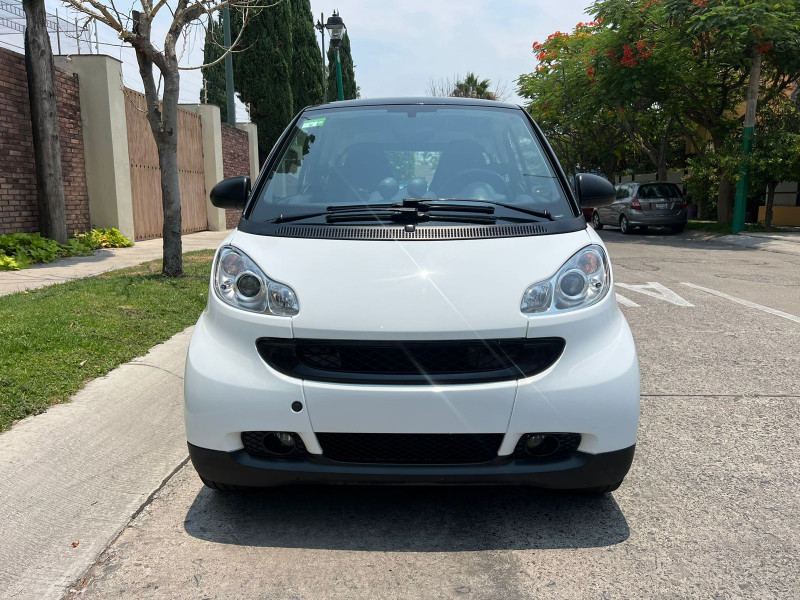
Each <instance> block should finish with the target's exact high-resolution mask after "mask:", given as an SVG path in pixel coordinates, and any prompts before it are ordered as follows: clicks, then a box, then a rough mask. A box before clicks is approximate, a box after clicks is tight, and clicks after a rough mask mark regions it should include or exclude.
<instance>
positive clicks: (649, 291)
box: [617, 281, 694, 306]
mask: <svg viewBox="0 0 800 600" xmlns="http://www.w3.org/2000/svg"><path fill="white" fill-rule="evenodd" d="M617 287H621V288H624V289H626V290H631V291H632V292H639V293H640V294H644V295H645V296H650V297H651V298H656V299H657V300H664V301H665V302H669V303H670V304H675V305H676V306H694V304H692V303H691V302H687V301H686V300H684V299H683V298H681V297H680V296H679V295H678V294H676V293H675V292H673V291H672V290H671V289H669V288H667V287H664V286H663V285H661V284H660V283H658V282H657V281H648V282H647V283H646V284H644V285H634V284H630V283H620V282H619V281H618V282H617Z"/></svg>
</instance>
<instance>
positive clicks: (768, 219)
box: [764, 181, 778, 231]
mask: <svg viewBox="0 0 800 600" xmlns="http://www.w3.org/2000/svg"><path fill="white" fill-rule="evenodd" d="M777 185H778V182H777V181H770V182H769V183H768V184H767V206H766V208H764V229H766V230H767V231H769V228H770V227H772V205H773V204H774V202H775V188H776V187H777Z"/></svg>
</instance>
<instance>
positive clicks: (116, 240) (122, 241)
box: [75, 227, 133, 250]
mask: <svg viewBox="0 0 800 600" xmlns="http://www.w3.org/2000/svg"><path fill="white" fill-rule="evenodd" d="M75 239H77V240H78V241H80V242H81V243H83V244H86V245H87V246H90V247H91V248H92V249H95V250H96V249H97V248H128V247H130V246H133V242H132V241H130V240H129V239H128V238H126V237H125V236H124V235H122V234H121V233H120V232H119V229H117V228H116V227H111V228H110V229H109V228H107V227H101V228H100V229H92V230H91V231H89V232H87V233H79V234H77V235H76V236H75Z"/></svg>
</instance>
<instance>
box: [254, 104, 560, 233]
mask: <svg viewBox="0 0 800 600" xmlns="http://www.w3.org/2000/svg"><path fill="white" fill-rule="evenodd" d="M408 198H421V199H434V198H448V199H463V200H467V199H468V200H485V201H489V202H502V203H507V204H512V205H514V206H517V207H521V208H526V209H530V210H535V211H540V212H544V211H547V212H548V213H549V214H550V215H552V217H553V218H554V219H572V218H574V214H573V212H572V209H571V208H570V205H569V202H568V201H567V199H566V197H565V195H564V192H563V190H562V188H561V186H560V184H559V181H558V179H557V178H556V176H555V173H554V172H553V169H552V166H551V165H550V163H549V161H548V160H547V158H546V157H545V155H544V153H543V152H542V149H541V147H540V146H539V143H538V141H537V140H536V137H535V135H534V132H533V130H532V129H531V127H530V125H529V123H528V122H527V119H526V117H525V115H524V113H523V112H522V111H521V110H514V109H508V108H489V107H465V106H447V105H397V106H377V107H359V108H338V109H337V108H330V109H326V110H314V111H309V112H307V113H306V115H305V116H303V117H302V118H301V119H300V120H299V121H298V123H297V126H296V127H295V128H294V131H293V132H292V133H291V138H290V143H289V144H288V145H287V146H286V147H285V148H284V150H283V152H282V154H281V156H280V158H279V159H278V160H277V161H276V163H275V165H274V167H273V169H272V170H271V171H270V172H269V173H268V175H267V181H266V184H265V185H263V186H262V187H261V191H260V193H259V196H258V198H257V199H256V202H255V205H254V207H253V208H252V210H251V211H250V214H249V216H248V219H249V220H253V221H272V220H275V219H276V218H278V217H283V218H285V217H286V216H287V215H289V216H291V215H302V214H305V213H312V212H316V211H325V210H326V209H327V207H330V206H341V205H354V204H357V205H367V206H369V205H373V204H386V203H393V202H402V201H403V200H405V199H408ZM504 210H505V209H504ZM516 217H517V218H520V214H519V213H516ZM522 217H524V215H522Z"/></svg>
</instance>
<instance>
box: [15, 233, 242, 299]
mask: <svg viewBox="0 0 800 600" xmlns="http://www.w3.org/2000/svg"><path fill="white" fill-rule="evenodd" d="M229 233H230V230H228V231H201V232H199V233H188V234H185V235H184V236H183V251H184V252H189V251H191V250H206V249H214V248H216V247H217V246H219V244H220V242H222V240H223V239H225V237H226V236H227V235H228V234H229ZM161 256H162V242H161V238H157V239H154V240H143V241H141V242H136V244H135V245H134V246H133V247H132V248H108V249H106V250H97V251H95V253H94V254H92V255H91V256H74V257H71V258H62V259H59V260H57V261H55V262H52V263H47V264H44V265H35V266H33V267H31V268H30V269H23V270H22V271H0V296H4V295H6V294H13V293H14V292H21V291H22V290H32V289H36V288H40V287H44V286H46V285H52V284H54V283H64V282H65V281H71V280H73V279H81V278H83V277H91V276H92V275H99V274H100V273H105V272H106V271H113V270H115V269H124V268H125V267H132V266H134V265H138V264H140V263H143V262H147V261H149V260H154V259H157V258H161Z"/></svg>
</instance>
